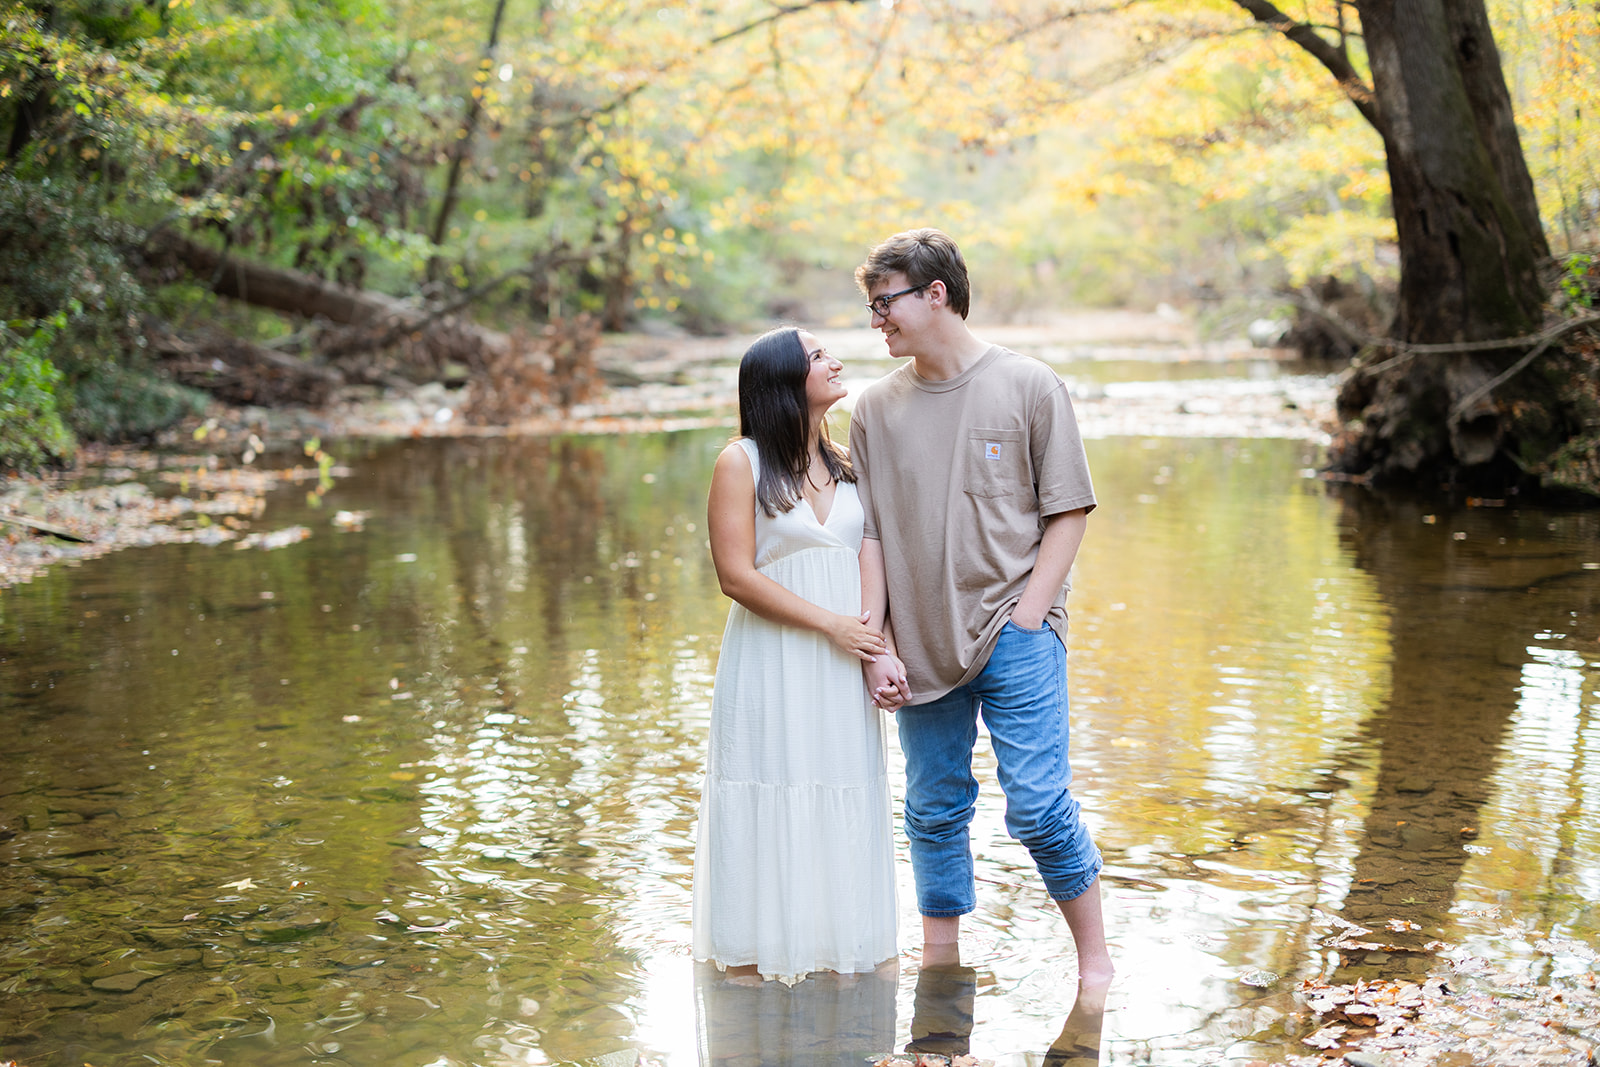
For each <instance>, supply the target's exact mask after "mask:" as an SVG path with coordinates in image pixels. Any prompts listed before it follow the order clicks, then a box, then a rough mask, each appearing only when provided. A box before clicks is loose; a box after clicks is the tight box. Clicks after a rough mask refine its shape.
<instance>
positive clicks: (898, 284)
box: [867, 271, 931, 357]
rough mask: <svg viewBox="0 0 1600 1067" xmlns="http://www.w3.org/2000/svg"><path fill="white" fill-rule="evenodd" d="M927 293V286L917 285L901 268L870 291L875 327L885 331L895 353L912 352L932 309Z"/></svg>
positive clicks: (890, 351)
mask: <svg viewBox="0 0 1600 1067" xmlns="http://www.w3.org/2000/svg"><path fill="white" fill-rule="evenodd" d="M927 293H928V288H927V286H913V285H912V284H911V283H910V282H909V281H907V280H906V276H905V274H904V273H903V272H901V271H895V272H894V273H893V274H890V275H888V276H887V277H885V278H883V279H880V280H879V281H878V282H877V283H876V284H874V285H873V286H872V288H871V289H869V290H868V291H867V301H868V303H870V304H872V325H873V328H874V329H877V330H878V331H880V332H881V333H882V334H883V340H884V343H885V344H887V345H888V346H889V354H890V355H891V356H895V357H903V356H909V355H911V349H912V342H913V341H914V339H915V338H916V337H917V336H918V335H919V333H920V332H921V330H922V329H923V327H924V326H925V325H926V324H927V320H928V316H929V314H930V313H931V309H930V308H929V307H928V301H927ZM885 301H887V303H885Z"/></svg>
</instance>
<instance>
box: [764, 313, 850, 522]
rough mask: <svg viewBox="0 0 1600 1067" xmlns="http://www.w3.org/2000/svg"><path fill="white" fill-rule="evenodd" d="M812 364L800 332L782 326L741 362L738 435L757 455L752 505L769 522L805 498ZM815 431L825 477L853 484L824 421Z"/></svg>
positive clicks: (846, 461)
mask: <svg viewBox="0 0 1600 1067" xmlns="http://www.w3.org/2000/svg"><path fill="white" fill-rule="evenodd" d="M810 370H811V361H810V360H809V359H808V358H807V357H806V346H805V345H803V344H801V343H800V331H799V330H798V329H796V328H795V327H793V326H781V327H779V328H778V329H776V330H769V331H767V332H766V333H764V334H762V335H761V336H760V337H757V338H756V339H755V340H754V341H752V342H751V343H750V347H749V348H747V349H745V353H744V358H743V359H741V360H740V361H739V433H740V434H742V435H743V436H745V437H748V438H750V439H751V440H752V441H754V442H755V443H756V449H757V451H759V452H760V453H761V478H760V480H759V481H758V482H757V483H756V502H757V503H758V504H760V505H761V510H762V511H764V512H766V513H767V515H768V517H771V516H775V515H777V513H778V512H780V511H788V510H790V509H791V508H793V507H794V506H795V505H796V504H798V503H800V501H801V500H802V499H803V498H804V495H805V482H806V472H807V469H808V468H809V467H810V466H811V457H810V456H809V455H807V454H806V437H807V435H808V434H809V433H810V431H811V426H810V425H809V421H808V420H809V419H810V413H809V407H808V405H807V404H806V375H807V373H809V372H810ZM821 423H822V424H821V425H820V426H819V427H817V444H818V448H819V450H820V451H821V453H822V462H823V463H824V464H825V465H826V466H827V468H828V475H829V477H831V478H832V479H833V480H834V481H836V482H854V481H855V480H856V472H855V471H854V470H852V469H851V468H850V459H849V457H848V456H846V455H845V452H844V449H842V448H840V447H839V446H838V445H836V444H834V443H833V441H832V439H831V438H829V437H828V420H827V419H826V418H824V419H822V420H821Z"/></svg>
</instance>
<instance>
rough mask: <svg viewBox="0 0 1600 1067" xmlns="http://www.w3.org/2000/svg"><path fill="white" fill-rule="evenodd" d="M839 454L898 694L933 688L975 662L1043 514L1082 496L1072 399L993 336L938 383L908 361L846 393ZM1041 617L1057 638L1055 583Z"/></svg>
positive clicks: (964, 673)
mask: <svg viewBox="0 0 1600 1067" xmlns="http://www.w3.org/2000/svg"><path fill="white" fill-rule="evenodd" d="M850 458H851V463H852V465H853V466H854V467H855V470H856V474H857V477H858V478H859V479H860V480H859V481H858V482H857V483H856V488H857V490H859V492H860V494H861V505H862V507H863V509H864V510H865V511H866V531H865V532H866V536H867V537H871V538H876V539H877V540H878V541H880V542H881V543H882V545H883V558H884V570H885V573H886V576H887V578H888V589H889V622H890V624H891V625H892V626H893V628H894V635H895V644H896V645H897V648H898V651H899V653H900V658H901V659H903V660H904V661H905V665H906V674H907V678H908V680H909V682H910V685H911V700H912V702H913V703H918V704H920V703H923V702H925V701H929V700H934V699H937V698H938V697H941V696H943V695H944V694H946V693H948V692H949V691H950V690H952V689H954V688H956V687H957V686H960V685H965V684H966V683H967V682H969V681H971V680H972V679H973V678H974V677H976V676H977V674H978V672H979V671H981V670H983V667H984V664H985V663H987V662H988V659H989V653H990V652H991V651H992V650H993V648H994V643H995V641H996V639H997V638H998V637H999V636H1000V630H1001V628H1002V627H1003V626H1004V625H1005V622H1006V619H1007V618H1008V617H1009V616H1010V614H1011V609H1012V608H1013V607H1014V606H1015V605H1016V603H1017V600H1018V599H1020V598H1021V596H1022V591H1023V589H1025V588H1026V587H1027V584H1028V577H1029V575H1030V574H1032V573H1033V564H1034V560H1035V558H1036V557H1037V556H1038V552H1039V540H1040V538H1041V536H1042V534H1043V530H1044V526H1043V519H1044V518H1045V517H1047V516H1050V515H1057V514H1060V513H1062V512H1067V511H1076V510H1077V509H1079V508H1084V509H1090V508H1093V507H1094V506H1095V499H1094V486H1093V484H1092V483H1091V482H1090V480H1089V463H1088V460H1087V459H1086V458H1085V456H1084V453H1083V440H1082V438H1081V437H1080V436H1079V434H1078V422H1077V419H1076V417H1075V416H1074V415H1073V412H1072V400H1071V398H1070V397H1069V396H1068V393H1067V387H1066V384H1065V383H1064V382H1062V380H1061V379H1060V378H1059V377H1057V376H1056V373H1055V372H1054V371H1052V370H1051V369H1050V368H1049V367H1047V366H1045V365H1044V364H1043V363H1041V362H1039V361H1038V360H1036V359H1031V358H1029V357H1027V356H1022V355H1018V354H1017V353H1015V352H1012V351H1010V350H1009V349H1005V348H1001V347H999V346H998V345H991V346H990V348H989V350H988V351H987V352H986V353H984V355H983V356H982V357H981V358H980V359H979V360H978V361H977V362H976V363H974V364H973V365H972V366H971V367H969V368H967V370H966V371H964V372H963V373H962V374H960V375H958V376H957V377H955V378H951V379H948V380H946V381H942V382H936V381H927V380H925V379H923V378H921V377H920V376H918V374H917V373H916V371H915V370H914V369H913V365H912V364H911V363H909V362H908V363H906V364H904V365H902V366H900V367H898V368H896V369H895V370H894V371H892V372H890V373H889V374H887V375H885V376H884V377H883V378H881V379H879V380H878V381H876V382H874V383H873V384H872V385H871V386H869V387H868V388H867V390H866V392H865V393H863V394H862V396H861V399H860V400H859V401H857V402H856V407H855V411H854V413H853V415H852V416H851V419H850ZM1046 621H1047V622H1048V624H1049V625H1050V627H1051V628H1052V629H1054V630H1055V632H1056V633H1057V634H1058V635H1060V637H1061V639H1062V642H1063V643H1065V641H1066V629H1067V613H1066V590H1065V589H1064V588H1063V589H1062V590H1061V591H1060V592H1059V593H1058V594H1057V595H1056V598H1055V601H1054V603H1053V604H1052V605H1051V608H1050V611H1049V614H1048V615H1047V616H1046Z"/></svg>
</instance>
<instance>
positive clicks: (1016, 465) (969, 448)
mask: <svg viewBox="0 0 1600 1067" xmlns="http://www.w3.org/2000/svg"><path fill="white" fill-rule="evenodd" d="M1027 445H1028V440H1027V436H1026V434H1025V433H1024V432H1023V431H1022V430H999V429H988V430H986V429H983V428H981V427H980V428H977V429H973V430H969V431H967V440H966V444H965V446H964V448H965V451H964V453H963V455H962V462H961V476H962V484H961V488H962V489H963V490H964V491H965V492H966V493H967V494H968V495H969V496H979V497H996V496H1012V495H1014V494H1017V493H1023V492H1026V491H1028V490H1029V489H1031V488H1032V486H1033V477H1032V475H1031V474H1030V472H1029V469H1028V456H1027Z"/></svg>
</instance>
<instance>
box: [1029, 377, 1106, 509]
mask: <svg viewBox="0 0 1600 1067" xmlns="http://www.w3.org/2000/svg"><path fill="white" fill-rule="evenodd" d="M1051 377H1052V378H1054V379H1055V382H1054V386H1053V387H1051V388H1049V389H1047V390H1046V391H1045V392H1044V394H1043V395H1042V396H1040V397H1039V398H1038V400H1036V401H1035V402H1034V405H1033V412H1032V415H1031V417H1030V418H1029V425H1028V431H1029V434H1030V437H1031V447H1032V450H1033V457H1034V479H1035V483H1036V485H1037V487H1038V494H1039V514H1040V515H1041V516H1049V515H1060V514H1062V513H1063V512H1068V511H1077V510H1078V509H1080V508H1082V509H1084V510H1085V511H1092V510H1094V508H1095V498H1094V483H1093V482H1092V481H1091V480H1090V477H1089V458H1088V456H1087V455H1086V454H1085V453H1084V450H1083V437H1082V435H1081V434H1079V432H1078V417H1077V415H1076V414H1075V413H1074V412H1073V410H1072V395H1071V393H1070V392H1069V391H1068V390H1067V386H1066V383H1065V382H1063V381H1061V379H1060V378H1056V377H1055V375H1054V374H1052V375H1051Z"/></svg>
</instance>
